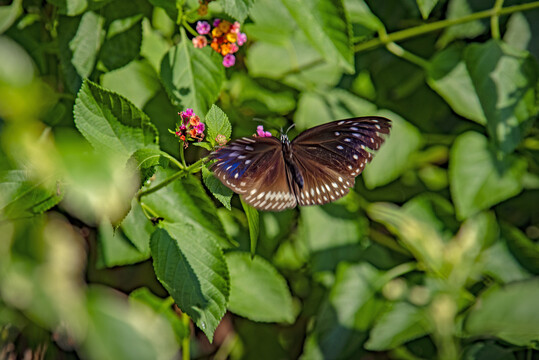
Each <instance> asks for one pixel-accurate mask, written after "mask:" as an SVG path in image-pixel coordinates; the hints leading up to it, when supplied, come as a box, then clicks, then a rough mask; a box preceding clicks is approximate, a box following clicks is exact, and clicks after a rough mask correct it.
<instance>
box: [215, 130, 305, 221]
mask: <svg viewBox="0 0 539 360" xmlns="http://www.w3.org/2000/svg"><path fill="white" fill-rule="evenodd" d="M210 159H215V160H217V161H216V162H215V163H214V164H213V165H212V170H213V172H214V174H215V176H217V178H219V180H221V182H222V183H223V184H224V185H225V186H227V187H228V188H230V189H231V190H232V191H234V192H236V193H238V194H240V195H241V196H242V197H243V200H244V201H245V202H246V203H248V204H249V205H251V206H253V207H255V208H257V209H259V210H269V211H281V210H284V209H288V208H293V207H295V206H296V204H297V201H296V197H295V196H294V193H293V192H292V188H291V181H292V179H291V177H290V174H289V173H288V171H287V169H286V167H285V163H284V159H283V154H282V143H281V142H280V141H279V139H277V138H275V137H254V138H248V137H244V138H241V139H238V140H235V141H233V142H231V143H230V144H228V145H227V146H224V147H222V148H220V149H218V150H216V151H214V152H213V153H212V154H211V155H210Z"/></svg>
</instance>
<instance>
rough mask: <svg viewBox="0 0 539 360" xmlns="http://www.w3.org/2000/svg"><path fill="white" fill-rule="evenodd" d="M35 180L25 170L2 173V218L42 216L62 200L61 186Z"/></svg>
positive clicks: (0, 215)
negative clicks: (41, 214)
mask: <svg viewBox="0 0 539 360" xmlns="http://www.w3.org/2000/svg"><path fill="white" fill-rule="evenodd" d="M35 180H36V179H32V178H29V177H28V172H26V171H24V170H10V171H0V218H4V219H13V218H18V217H26V216H32V215H35V214H40V213H42V212H45V211H47V210H49V209H50V208H52V207H53V206H55V205H56V204H58V203H59V202H60V201H61V200H62V197H63V192H62V191H60V187H59V184H55V182H54V181H51V180H50V179H49V181H46V180H44V179H42V180H41V181H35Z"/></svg>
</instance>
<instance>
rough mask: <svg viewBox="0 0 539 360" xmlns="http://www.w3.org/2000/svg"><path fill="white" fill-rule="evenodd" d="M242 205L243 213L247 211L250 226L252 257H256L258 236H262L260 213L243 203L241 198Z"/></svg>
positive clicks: (246, 215)
mask: <svg viewBox="0 0 539 360" xmlns="http://www.w3.org/2000/svg"><path fill="white" fill-rule="evenodd" d="M240 200H241V205H242V206H243V211H245V217H246V218H247V223H248V224H249V239H250V240H251V246H250V249H251V256H254V255H255V253H256V244H257V242H258V236H259V234H260V219H259V214H258V211H257V210H256V209H255V208H254V207H252V206H250V205H249V204H247V203H246V202H245V201H243V198H241V197H240Z"/></svg>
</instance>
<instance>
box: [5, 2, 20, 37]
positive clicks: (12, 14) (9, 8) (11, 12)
mask: <svg viewBox="0 0 539 360" xmlns="http://www.w3.org/2000/svg"><path fill="white" fill-rule="evenodd" d="M21 13H22V0H14V1H13V2H12V3H11V5H4V6H2V7H0V34H2V33H3V32H4V31H6V30H7V29H9V28H10V26H11V25H13V23H14V22H15V20H17V18H18V17H19V15H20V14H21Z"/></svg>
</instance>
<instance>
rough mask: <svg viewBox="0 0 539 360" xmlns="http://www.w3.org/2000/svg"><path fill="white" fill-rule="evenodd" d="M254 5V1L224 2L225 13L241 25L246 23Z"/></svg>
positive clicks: (229, 0) (224, 0)
mask: <svg viewBox="0 0 539 360" xmlns="http://www.w3.org/2000/svg"><path fill="white" fill-rule="evenodd" d="M253 3H254V0H222V4H223V9H224V10H225V12H226V13H227V14H228V15H230V16H232V17H233V18H234V19H236V20H238V21H239V22H240V23H242V22H244V21H245V19H246V18H247V16H248V15H249V8H250V7H251V6H252V5H253Z"/></svg>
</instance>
